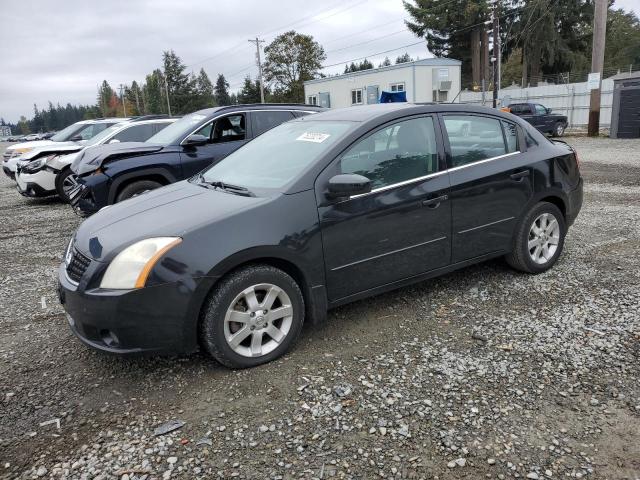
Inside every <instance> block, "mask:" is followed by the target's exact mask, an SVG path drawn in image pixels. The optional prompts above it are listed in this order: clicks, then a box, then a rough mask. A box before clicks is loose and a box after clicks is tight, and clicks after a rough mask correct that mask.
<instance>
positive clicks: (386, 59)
mask: <svg viewBox="0 0 640 480" xmlns="http://www.w3.org/2000/svg"><path fill="white" fill-rule="evenodd" d="M396 63H397V62H396ZM389 65H391V60H389V57H384V61H383V62H382V63H381V64H380V66H381V67H388V66H389Z"/></svg>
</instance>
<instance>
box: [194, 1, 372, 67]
mask: <svg viewBox="0 0 640 480" xmlns="http://www.w3.org/2000/svg"><path fill="white" fill-rule="evenodd" d="M366 1H368V0H360V1H359V2H358V3H356V4H354V5H352V6H351V7H348V8H353V7H355V6H357V5H358V4H360V3H363V2H366ZM341 3H343V2H342V1H340V2H336V3H335V4H333V5H332V6H331V7H330V8H328V9H321V10H319V11H318V12H316V13H314V14H312V15H307V16H305V17H302V18H300V19H298V20H296V21H295V22H292V23H289V24H287V25H285V26H283V27H279V28H277V29H275V30H271V31H269V32H265V33H261V34H260V36H261V37H265V36H267V35H269V34H271V33H273V32H277V31H279V30H282V29H284V28H288V27H291V26H293V25H297V24H298V23H300V22H302V21H305V20H307V19H309V18H313V17H316V16H318V15H321V14H322V13H326V12H330V11H331V10H332V9H334V8H335V6H336V5H338V4H341ZM348 8H345V9H342V10H340V11H338V12H336V13H334V14H332V15H329V16H327V17H323V18H320V19H318V20H323V19H324V18H329V17H331V16H333V15H336V14H338V13H341V12H342V11H345V10H348ZM308 23H312V22H308ZM243 45H246V44H245V43H244V42H241V43H238V44H236V45H234V46H233V47H229V48H227V49H226V50H222V51H221V52H218V53H216V54H215V55H212V56H211V57H207V58H204V59H202V60H199V61H197V62H194V63H192V64H190V65H187V68H188V67H192V66H194V65H197V64H199V63H204V62H208V61H209V60H213V59H214V58H218V57H220V56H222V55H224V54H226V53H229V52H231V51H232V50H235V49H237V48H239V47H241V46H243Z"/></svg>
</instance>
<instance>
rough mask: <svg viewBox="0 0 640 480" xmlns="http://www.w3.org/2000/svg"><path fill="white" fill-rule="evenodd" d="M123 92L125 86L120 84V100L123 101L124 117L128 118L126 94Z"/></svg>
mask: <svg viewBox="0 0 640 480" xmlns="http://www.w3.org/2000/svg"><path fill="white" fill-rule="evenodd" d="M123 91H124V85H123V84H120V98H121V99H122V110H123V112H124V116H125V117H126V116H127V106H126V105H125V103H124V93H123Z"/></svg>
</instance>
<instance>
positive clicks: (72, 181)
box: [56, 167, 78, 203]
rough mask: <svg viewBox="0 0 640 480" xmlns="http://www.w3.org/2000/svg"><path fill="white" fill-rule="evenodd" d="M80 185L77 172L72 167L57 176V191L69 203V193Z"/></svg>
mask: <svg viewBox="0 0 640 480" xmlns="http://www.w3.org/2000/svg"><path fill="white" fill-rule="evenodd" d="M77 186H78V181H77V177H76V174H75V173H73V172H72V171H71V168H70V167H67V168H65V169H64V170H62V171H61V172H60V173H59V174H58V176H57V177H56V192H57V193H58V196H59V197H60V198H61V199H62V201H64V202H66V203H69V193H70V192H71V191H72V190H73V189H74V188H76V187H77Z"/></svg>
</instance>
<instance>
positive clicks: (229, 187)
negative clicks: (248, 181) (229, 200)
mask: <svg viewBox="0 0 640 480" xmlns="http://www.w3.org/2000/svg"><path fill="white" fill-rule="evenodd" d="M198 183H200V184H201V185H206V186H209V187H213V188H219V189H221V190H225V191H228V192H232V193H235V194H237V195H246V196H248V197H253V196H254V194H253V193H252V192H251V191H250V190H249V189H248V188H246V187H241V186H240V185H233V184H232V183H226V182H223V181H222V180H211V181H207V180H205V179H204V175H203V174H202V173H199V174H198Z"/></svg>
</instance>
